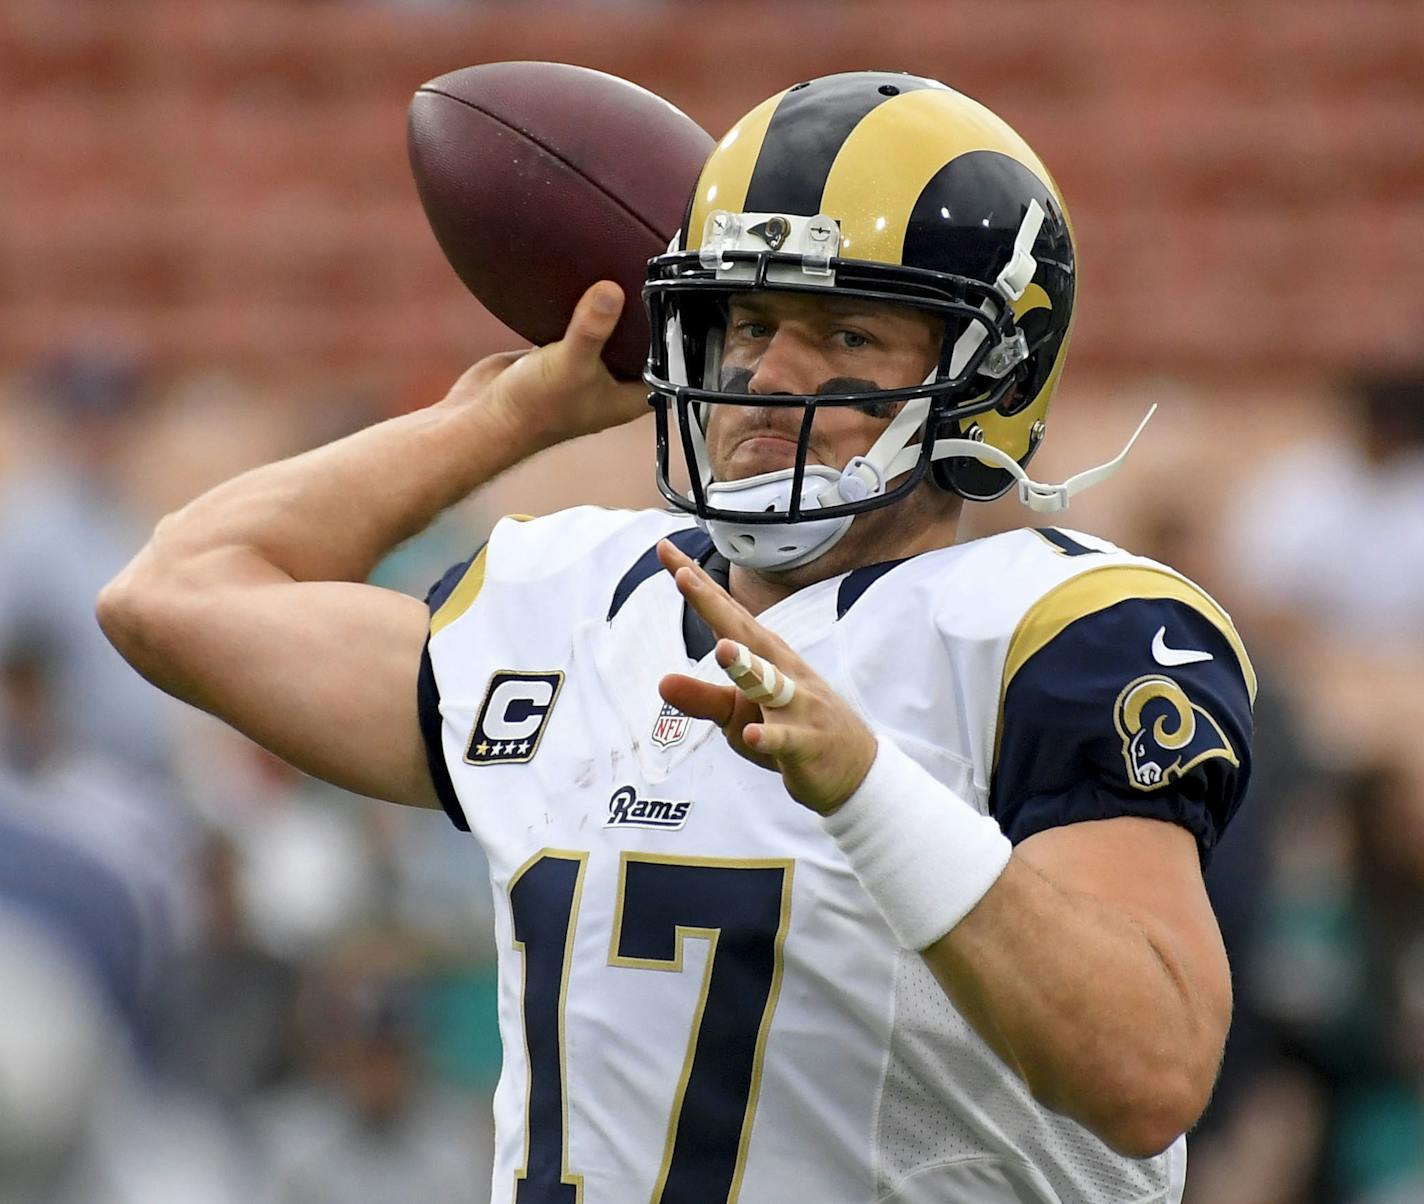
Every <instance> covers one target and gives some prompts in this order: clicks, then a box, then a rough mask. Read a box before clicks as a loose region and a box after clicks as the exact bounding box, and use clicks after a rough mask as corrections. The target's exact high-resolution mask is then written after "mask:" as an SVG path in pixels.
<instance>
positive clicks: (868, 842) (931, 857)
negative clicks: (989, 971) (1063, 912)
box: [824, 735, 1013, 950]
mask: <svg viewBox="0 0 1424 1204" xmlns="http://www.w3.org/2000/svg"><path fill="white" fill-rule="evenodd" d="M879 740H880V747H879V749H878V751H877V752H876V754H875V761H874V762H873V763H872V764H871V766H870V772H869V773H867V774H866V775H865V780H864V781H863V782H861V784H860V786H859V787H858V788H857V789H856V792H855V793H854V794H852V795H851V796H850V798H848V799H846V801H845V802H844V803H843V804H842V805H841V806H840V807H839V808H838V809H837V810H836V811H834V812H833V813H832V814H830V815H828V816H826V818H825V820H824V823H825V825H826V829H827V831H829V832H830V834H831V835H832V836H833V837H834V838H835V841H836V843H837V844H838V845H839V846H840V848H841V851H842V852H843V853H844V854H845V856H846V860H847V861H849V862H850V865H851V868H852V869H853V870H854V871H855V876H856V877H857V878H859V879H860V884H861V886H863V887H864V888H865V893H866V894H868V895H869V896H870V897H871V898H872V899H874V900H875V904H876V906H877V907H879V908H880V912H881V914H882V915H883V916H884V917H885V922H886V923H887V924H889V925H890V929H891V931H892V932H894V934H895V938H896V939H897V940H898V941H899V942H900V944H902V945H903V946H904V947H905V948H906V949H916V950H918V949H925V948H927V947H929V946H930V945H932V944H934V943H935V941H937V940H939V938H940V937H942V936H943V935H944V934H945V933H946V932H948V931H949V930H950V929H951V928H953V927H954V926H955V925H956V924H958V923H959V921H960V920H962V919H963V918H964V917H965V916H966V915H968V914H969V912H970V911H971V910H972V909H973V907H974V905H975V904H976V903H978V902H979V900H980V899H982V898H983V897H984V895H985V893H986V892H987V891H988V889H989V888H990V887H991V886H993V885H994V883H995V881H996V880H997V879H998V877H999V875H1000V874H1001V873H1003V871H1004V866H1006V865H1007V864H1008V863H1009V854H1010V853H1011V852H1012V851H1013V846H1012V845H1011V844H1010V843H1009V840H1008V837H1006V836H1005V835H1004V834H1003V833H1002V832H1001V831H1000V830H999V825H998V824H997V823H996V822H995V821H994V820H993V819H991V818H990V817H989V816H987V815H980V814H979V812H977V811H975V810H974V808H973V807H971V806H970V805H969V804H968V803H967V802H965V801H964V800H963V799H962V798H960V797H959V796H958V795H957V794H955V793H954V791H953V790H951V789H950V788H949V787H948V786H946V785H944V784H943V783H942V782H939V781H937V780H936V779H935V778H934V777H932V776H931V775H930V774H929V773H928V772H927V771H926V770H924V769H923V768H921V766H920V765H919V763H918V762H917V761H915V760H913V759H912V758H911V757H910V756H909V754H907V753H905V752H904V751H902V750H901V749H900V748H899V747H897V746H896V744H895V743H894V742H893V741H892V740H890V739H889V738H887V737H886V736H884V735H880V736H879Z"/></svg>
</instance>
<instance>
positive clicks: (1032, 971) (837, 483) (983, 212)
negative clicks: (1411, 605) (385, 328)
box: [99, 72, 1255, 1204]
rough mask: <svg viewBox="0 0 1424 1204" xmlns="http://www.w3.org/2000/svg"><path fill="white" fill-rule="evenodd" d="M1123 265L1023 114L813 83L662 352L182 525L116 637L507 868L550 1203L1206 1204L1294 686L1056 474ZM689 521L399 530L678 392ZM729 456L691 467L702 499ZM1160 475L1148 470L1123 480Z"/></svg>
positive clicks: (265, 731) (146, 572)
mask: <svg viewBox="0 0 1424 1204" xmlns="http://www.w3.org/2000/svg"><path fill="white" fill-rule="evenodd" d="M1075 286H1076V275H1075V263H1074V250H1073V238H1072V231H1071V228H1070V226H1069V222H1068V216H1067V213H1066V211H1065V209H1064V205H1063V201H1062V198H1061V197H1060V196H1059V194H1058V190H1057V187H1056V185H1055V184H1054V182H1053V180H1052V178H1051V177H1050V176H1049V174H1048V172H1047V171H1046V170H1045V168H1044V166H1043V164H1042V163H1041V162H1040V161H1039V159H1038V157H1037V156H1036V155H1035V154H1034V153H1033V151H1032V150H1030V149H1029V147H1028V146H1027V145H1026V144H1025V143H1024V141H1023V140H1022V139H1021V138H1020V137H1019V136H1018V135H1017V134H1016V133H1015V132H1014V131H1013V130H1012V129H1010V128H1009V127H1008V126H1007V125H1006V124H1005V123H1004V122H1002V121H1001V120H1000V119H999V118H997V117H996V116H994V114H992V113H990V112H989V111H988V110H987V109H985V108H983V107H982V106H981V105H979V104H976V103H975V102H973V101H971V100H969V99H968V98H966V97H964V96H962V95H960V94H958V93H956V92H954V91H952V90H951V89H949V88H947V87H945V86H944V85H942V84H940V83H937V82H935V81H933V80H928V79H921V78H918V77H914V76H905V75H895V74H887V73H876V72H863V73H853V74H846V75H838V76H831V77H827V78H824V79H819V80H814V81H812V82H810V83H809V84H803V85H798V86H797V87H795V88H792V89H789V90H788V91H786V92H784V93H782V94H780V95H778V96H775V97H772V98H771V99H770V100H768V101H766V102H765V103H764V104H762V105H760V106H759V107H757V108H756V109H754V110H753V111H752V112H751V113H749V114H748V115H747V116H746V117H745V118H744V119H743V120H742V121H741V122H740V123H739V124H738V125H737V127H735V129H734V131H733V133H732V134H730V135H729V136H728V137H727V138H725V139H724V140H723V141H722V142H721V143H719V145H718V148H717V150H716V151H714V152H713V154H712V157H711V159H710V160H709V161H708V163H707V165H706V167H705V169H704V171H703V174H702V177H701V179H700V181H699V182H698V184H697V189H696V193H695V194H694V196H693V197H692V198H691V205H690V209H689V214H688V218H687V221H686V224H685V225H684V227H683V229H682V232H681V235H680V237H679V238H678V240H677V241H676V242H675V243H674V245H673V247H672V248H671V249H670V250H669V252H668V253H667V254H666V255H663V256H660V257H658V258H657V259H655V260H653V261H652V263H651V264H650V265H649V275H648V285H647V289H646V291H645V298H646V301H647V304H648V307H649V313H650V316H651V320H652V330H653V339H652V348H651V355H650V358H649V362H648V371H647V376H646V378H645V380H646V383H645V385H639V386H633V385H620V384H618V383H616V382H615V381H614V380H613V379H612V378H611V377H610V376H609V375H608V374H607V373H606V371H605V370H604V368H603V367H602V365H601V363H600V359H599V352H600V349H601V347H602V345H603V342H604V340H605V339H606V338H607V337H608V335H609V333H610V332H611V330H612V328H613V326H614V323H615V321H616V320H617V318H618V315H619V312H620V309H621V305H622V304H623V299H622V297H621V295H620V294H619V291H618V289H617V287H616V286H614V285H612V284H609V283H607V282H605V283H603V284H599V285H595V286H594V287H593V288H591V289H590V290H589V291H588V293H587V294H586V295H585V296H584V298H583V300H582V302H580V304H579V307H578V310H577V312H576V313H575V314H574V316H573V318H572V320H571V322H570V324H569V327H568V330H567V333H566V334H565V336H564V338H563V339H562V340H561V341H560V342H558V343H556V344H552V345H550V346H547V347H543V348H540V349H538V350H535V351H533V352H529V353H524V354H516V353H511V354H507V355H500V356H495V357H492V358H490V359H486V360H484V361H482V362H481V363H479V364H477V365H475V366H474V367H473V368H471V369H470V370H469V371H468V372H467V373H466V374H465V375H464V377H462V378H461V380H460V381H459V382H458V383H457V384H456V385H455V387H454V388H453V389H452V390H451V392H450V394H449V395H448V396H447V397H446V398H445V399H444V400H443V401H441V402H440V403H439V404H437V405H434V406H431V407H430V408H429V409H426V410H424V411H421V412H418V413H414V414H411V415H408V416H405V417H402V418H398V419H395V420H393V421H390V422H386V423H383V424H381V425H378V426H374V427H372V428H370V429H367V430H365V431H362V432H360V433H358V434H356V435H353V436H351V437H349V438H346V439H343V440H341V441H340V442H337V443H333V444H331V445H329V446H327V447H324V448H320V449H318V450H316V451H313V452H310V453H307V454H306V455H303V456H299V457H297V458H295V459H292V460H288V461H285V462H282V463H278V464H273V465H269V466H267V467H264V468H261V469H258V470H256V471H254V472H250V473H247V474H245V475H243V476H241V477H238V478H237V479H235V480H233V481H231V482H229V483H227V484H225V485H223V486H221V487H219V488H217V489H215V490H213V491H212V492H211V493H209V494H207V495H205V496H204V497H201V498H199V499H198V500H197V501H195V502H193V503H192V504H191V505H189V506H188V507H186V508H185V509H183V510H182V511H180V512H179V513H177V514H175V515H173V516H171V517H169V518H167V519H165V520H164V521H163V522H162V523H160V524H159V526H158V529H157V531H156V532H155V534H154V537H153V539H152V541H151V542H150V544H149V545H148V546H147V547H146V548H145V549H144V550H143V552H141V553H140V555H139V556H138V557H137V558H136V559H135V560H134V562H133V563H132V564H131V565H130V566H129V567H128V568H127V569H126V570H125V571H124V573H123V574H122V575H121V576H120V577H118V578H117V579H116V580H115V581H114V582H113V583H112V584H111V585H110V586H109V587H108V588H107V589H106V590H105V592H104V594H103V595H102V597H101V599H100V605H99V612H100V618H101V621H102V623H103V625H104V628H105V630H106V631H107V632H108V633H109V636H110V638H111V639H112V640H113V641H114V642H115V644H116V645H117V646H118V647H119V648H120V650H121V651H122V652H123V653H124V655H125V656H126V657H128V659H129V660H130V661H132V662H133V664H134V665H135V666H136V667H137V668H138V669H139V670H140V671H141V672H143V673H144V674H145V675H147V676H148V677H149V678H151V679H152V680H153V681H154V682H156V683H157V684H158V685H160V686H162V687H163V688H164V689H166V690H168V691H170V692H172V693H174V694H176V695H178V696H180V697H182V698H185V699H187V700H189V701H191V702H193V703H195V704H197V705H198V706H201V707H204V708H206V709H207V710H209V711H212V712H213V713H215V714H217V715H219V716H221V717H222V718H224V719H225V720H227V721H228V722H229V723H231V724H233V725H234V726H235V727H238V728H240V729H241V730H242V731H244V732H246V733H248V734H249V735H250V736H252V737H253V738H254V739H256V740H257V741H259V742H260V743H262V744H264V745H266V746H267V747H268V748H270V749H272V750H273V751H275V752H276V753H278V754H279V755H281V756H283V757H285V758H286V759H288V760H289V761H291V762H292V763H293V764H295V765H297V766H300V767H301V768H303V769H305V770H307V771H309V772H311V773H313V774H316V775H318V776H319V777H322V778H325V779H328V780H329V781H332V782H335V783H337V784H339V785H341V786H345V787H348V788H350V789H352V790H355V791H358V792H361V793H364V794H369V795H375V796H377V797H381V798H385V799H390V800H393V801H396V802H403V803H414V804H419V805H424V806H431V807H435V806H439V807H443V808H444V809H445V810H446V812H447V813H448V814H449V816H450V818H451V819H452V820H453V821H454V823H455V825H456V826H457V827H459V828H461V829H465V830H468V831H471V832H473V833H474V835H475V836H476V837H477V838H478V839H479V841H480V842H481V844H482V845H483V847H484V850H485V852H486V854H487V856H488V860H489V864H490V870H491V878H492V885H493V889H494V893H495V897H496V904H497V906H496V911H497V915H498V921H497V922H498V934H497V935H498V941H499V948H500V965H501V972H500V1000H499V1017H500V1029H501V1035H502V1037H503V1042H504V1067H503V1074H502V1077H501V1079H500V1084H499V1087H498V1090H497V1094H496V1098H495V1116H496V1127H497V1151H496V1167H495V1174H494V1181H493V1186H492V1198H493V1199H494V1200H496V1201H500V1202H510V1201H517V1204H575V1202H577V1201H584V1202H585V1204H628V1202H630V1201H640V1200H651V1201H661V1202H664V1204H673V1202H676V1204H721V1202H724V1201H732V1200H742V1201H745V1202H746V1204H764V1202H768V1201H791V1200H798V1201H799V1200H815V1201H817V1202H818V1204H867V1202H869V1201H894V1202H896V1204H921V1202H929V1201H974V1202H976V1204H998V1202H1008V1201H1015V1202H1022V1201H1028V1200H1034V1201H1043V1202H1059V1204H1068V1202H1088V1201H1093V1202H1100V1201H1108V1200H1132V1201H1140V1202H1145V1201H1171V1200H1177V1199H1179V1198H1180V1195H1181V1191H1182V1184H1183V1176H1184V1173H1185V1170H1184V1167H1185V1144H1184V1140H1183V1136H1182V1135H1183V1133H1184V1132H1185V1131H1186V1130H1187V1129H1189V1128H1190V1127H1191V1125H1192V1124H1193V1123H1194V1122H1195V1120H1196V1118H1197V1117H1198V1115H1199V1114H1200V1113H1201V1111H1202V1109H1203V1107H1204V1106H1205V1104H1206V1101H1207V1098H1208V1095H1209V1093H1210V1091H1211V1087H1212V1083H1213V1079H1214V1076H1215V1072H1216V1067H1217V1063H1218V1060H1219V1058H1220V1056H1221V1051H1222V1046H1223V1042H1224V1039H1225V1034H1226V1030H1227V1025H1228V1022H1229V1019H1230V1012H1231V994H1230V978H1229V972H1228V968H1227V964H1226V959H1225V955H1224V953H1223V950H1222V945H1221V940H1220V937H1219V934H1218V931H1217V926H1216V922H1215V919H1214V917H1213V915H1212V912H1211V909H1210V907H1209V905H1208V903H1207V898H1206V893H1205V891H1204V889H1203V885H1202V872H1201V871H1202V865H1203V864H1204V863H1205V861H1206V860H1207V858H1208V857H1209V856H1210V854H1211V851H1212V848H1213V846H1214V845H1215V843H1216V841H1217V840H1218V839H1219V838H1220V836H1221V833H1222V830H1223V829H1224V827H1225V826H1226V824H1227V822H1228V820H1229V819H1230V817H1231V814H1232V812H1233V811H1234V810H1235V808H1236V806H1237V805H1238V803H1239V800H1240V798H1241V795H1242V793H1243V791H1244V789H1245V785H1246V780H1247V776H1248V766H1249V749H1248V745H1249V740H1250V730H1251V700H1252V697H1253V693H1254V688H1255V682H1254V677H1253V673H1252V669H1251V666H1250V662H1249V660H1248V659H1247V656H1246V653H1245V651H1244V649H1243V648H1242V645H1241V641H1240V639H1239V638H1238V636H1237V634H1236V631H1235V629H1234V628H1233V626H1232V623H1231V621H1230V619H1229V618H1228V616H1227V615H1226V614H1225V613H1224V612H1223V611H1222V610H1221V608H1220V607H1219V606H1217V605H1216V604H1215V603H1214V602H1213V601H1212V600H1211V599H1210V598H1209V597H1208V596H1207V595H1206V594H1205V593H1203V592H1202V591H1201V590H1200V589H1199V588H1198V587H1197V586H1195V585H1194V584H1192V583H1191V582H1190V581H1188V580H1186V579H1185V578H1183V577H1182V576H1181V575H1179V574H1178V573H1176V572H1174V571H1173V570H1171V569H1170V568H1168V567H1166V566H1164V565H1161V564H1158V563H1155V562H1153V561H1150V560H1146V559H1143V558H1140V557H1137V556H1134V555H1131V554H1129V553H1127V552H1124V551H1122V550H1120V549H1118V548H1116V547H1114V546H1112V545H1110V544H1108V543H1106V542H1104V541H1103V540H1100V539H1097V538H1094V537H1092V536H1088V535H1083V534H1079V533H1076V532H1071V531H1067V530H1062V529H1059V528H1053V527H1045V528H1041V529H1025V530H1020V531H1015V532H1011V533H1008V534H1004V535H1000V536H997V537H994V538H990V539H983V540H977V541H972V542H967V543H959V542H957V527H958V523H959V518H960V513H961V510H962V507H963V505H964V503H965V501H966V500H969V501H976V500H985V499H990V498H994V497H996V496H999V495H1000V494H1002V493H1004V492H1005V491H1006V490H1009V489H1017V491H1018V493H1019V496H1020V498H1021V499H1022V500H1023V501H1024V502H1025V503H1026V504H1027V505H1028V506H1030V507H1031V508H1032V509H1033V510H1034V511H1036V512H1039V513H1050V514H1051V513H1053V512H1054V511H1056V510H1059V509H1061V508H1062V507H1063V506H1065V505H1066V504H1067V501H1068V498H1069V497H1070V496H1071V494H1072V493H1074V492H1075V491H1076V490H1078V489H1080V488H1083V487H1085V486H1086V485H1088V484H1091V483H1093V481H1095V480H1097V479H1099V478H1100V477H1101V476H1103V475H1105V473H1106V472H1108V471H1110V470H1111V468H1112V467H1113V466H1114V465H1107V466H1104V468H1103V469H1100V470H1094V471H1092V472H1089V473H1084V474H1080V476H1078V477H1076V478H1074V479H1073V480H1070V481H1069V482H1067V483H1066V484H1064V485H1061V486H1046V485H1041V484H1039V483H1037V482H1035V481H1033V480H1032V479H1031V478H1030V477H1029V475H1028V473H1027V471H1026V469H1025V465H1026V464H1027V463H1028V461H1029V459H1030V457H1031V456H1032V455H1033V453H1034V451H1035V450H1036V449H1037V447H1038V446H1039V444H1040V442H1041V441H1042V439H1043V436H1044V432H1045V429H1046V428H1045V423H1046V420H1047V416H1048V407H1049V402H1050V400H1051V398H1052V395H1053V392H1054V389H1055V386H1056V384H1057V382H1058V378H1059V375H1060V373H1061V371H1062V367H1063V359H1064V355H1065V351H1066V346H1067V341H1068V335H1069V327H1070V325H1071V320H1072V315H1073V307H1074V293H1075ZM650 395H651V399H652V402H653V405H654V407H655V410H656V415H657V420H658V461H657V472H658V480H659V484H660V487H661V488H662V490H663V493H664V495H665V496H666V497H667V499H668V501H669V503H670V509H669V510H667V511H644V512H617V511H607V510H600V509H595V508H580V509H575V510H571V511H567V512H564V513H559V514H553V515H550V516H547V517H544V518H538V519H532V520H523V519H506V520H504V521H502V522H500V523H499V524H498V525H497V526H496V527H495V528H494V531H493V533H492V534H491V536H490V539H489V541H488V543H487V545H486V546H485V547H484V548H482V549H480V550H479V551H478V552H477V553H476V554H475V555H474V556H472V558H471V559H470V560H469V561H468V562H466V563H465V564H462V565H459V566H457V567H456V568H455V569H453V570H452V571H451V572H450V573H449V574H447V575H446V577H445V578H444V579H443V580H442V581H441V582H440V583H439V584H438V585H437V586H436V587H435V588H434V589H433V590H432V591H431V595H430V597H429V600H428V601H429V606H428V607H425V606H422V605H421V604H420V603H419V602H417V601H415V600H413V599H410V598H407V597H404V596H401V595H398V594H395V593H391V592H387V591H383V590H380V589H377V588H375V587H372V586H370V585H367V584H364V582H365V579H366V577H367V575H368V573H369V572H370V570H371V569H372V567H373V566H374V565H375V564H376V562H377V561H378V560H379V559H380V558H381V557H382V556H383V555H384V553H386V552H387V551H388V550H389V549H390V548H392V547H393V546H394V545H396V544H397V543H399V542H400V541H401V540H403V539H405V538H407V537H408V536H410V535H412V534H414V533H415V532H417V531H419V530H421V529H422V528H423V527H425V526H426V525H427V524H428V523H430V522H431V521H432V520H433V519H434V518H435V516H436V515H438V514H439V513H440V512H441V511H442V510H443V509H444V508H445V507H447V506H449V505H451V504H453V503H454V502H456V501H458V500H459V499H461V498H463V497H464V496H466V495H467V494H468V493H469V492H470V491H471V490H473V489H475V488H477V487H478V486H480V485H482V484H484V483H485V482H486V481H488V480H490V479H491V478H492V477H493V476H495V475H496V474H497V473H499V472H500V471H502V470H504V469H505V468H508V467H509V466H511V465H512V464H514V463H516V462H518V461H520V460H522V459H523V458H525V457H527V456H529V455H531V454H533V453H534V452H537V451H539V450H540V449H542V448H545V447H548V446H551V445H552V444H554V443H557V442H560V441H562V440H565V439H570V438H573V437H576V436H578V435H582V434H586V433H589V432H591V431H595V430H600V429H603V428H606V427H609V426H612V425H614V424H617V423H621V422H624V421H627V420H629V419H631V418H634V417H636V416H637V415H638V414H640V413H642V412H645V409H646V405H647V401H648V399H649V396H650ZM679 462H681V464H682V466H683V467H684V468H685V470H686V472H687V475H688V484H689V486H690V488H688V489H683V488H680V487H678V486H675V485H674V483H673V482H674V480H675V478H676V474H677V472H678V467H677V466H678V463H679ZM1115 463H1116V462H1114V464H1115Z"/></svg>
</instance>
